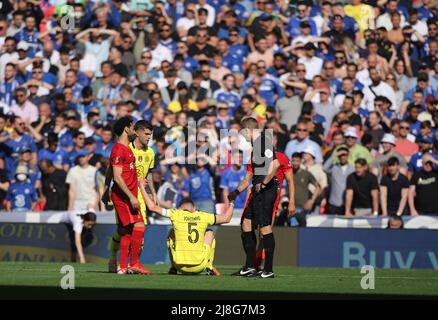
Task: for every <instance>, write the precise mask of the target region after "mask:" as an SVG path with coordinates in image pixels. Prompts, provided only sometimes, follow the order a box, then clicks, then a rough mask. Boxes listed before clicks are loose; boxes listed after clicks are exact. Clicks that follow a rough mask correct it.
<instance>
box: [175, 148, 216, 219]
mask: <svg viewBox="0 0 438 320" xmlns="http://www.w3.org/2000/svg"><path fill="white" fill-rule="evenodd" d="M207 166H208V167H209V168H207ZM209 169H211V167H210V166H209V165H208V164H207V159H206V158H203V157H202V158H198V159H197V161H196V166H195V168H194V169H193V170H191V172H190V175H189V178H188V179H186V180H185V182H184V189H183V190H184V191H186V192H188V193H189V195H190V198H191V199H192V200H193V201H194V202H195V206H196V208H197V210H199V211H204V212H208V213H215V212H216V210H215V204H214V189H213V176H212V173H211V172H210V171H209Z"/></svg>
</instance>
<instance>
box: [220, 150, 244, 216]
mask: <svg viewBox="0 0 438 320" xmlns="http://www.w3.org/2000/svg"><path fill="white" fill-rule="evenodd" d="M234 159H235V161H234V164H233V165H232V166H231V167H230V168H228V169H226V170H225V171H224V172H223V173H222V175H221V183H220V187H221V189H222V195H223V202H224V203H225V204H226V205H227V206H228V203H229V201H228V195H229V194H230V193H231V192H233V191H234V190H236V189H237V187H238V186H239V184H240V182H241V181H242V180H243V178H244V177H245V175H246V166H244V165H243V152H242V151H241V150H239V152H238V154H237V155H236V156H235V157H234ZM246 193H247V192H246V190H245V191H244V192H242V193H240V194H239V195H238V196H237V198H236V200H235V203H234V208H236V209H243V208H244V207H245V201H246Z"/></svg>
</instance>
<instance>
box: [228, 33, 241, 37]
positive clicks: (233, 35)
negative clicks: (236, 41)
mask: <svg viewBox="0 0 438 320" xmlns="http://www.w3.org/2000/svg"><path fill="white" fill-rule="evenodd" d="M238 35H239V34H238V33H230V37H237V36H238Z"/></svg>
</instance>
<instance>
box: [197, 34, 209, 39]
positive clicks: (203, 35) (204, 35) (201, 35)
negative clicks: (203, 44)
mask: <svg viewBox="0 0 438 320" xmlns="http://www.w3.org/2000/svg"><path fill="white" fill-rule="evenodd" d="M196 36H197V37H198V38H207V35H206V34H198V35H196Z"/></svg>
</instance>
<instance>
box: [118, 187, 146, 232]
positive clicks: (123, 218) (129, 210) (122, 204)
mask: <svg viewBox="0 0 438 320" xmlns="http://www.w3.org/2000/svg"><path fill="white" fill-rule="evenodd" d="M111 200H112V201H113V204H114V209H115V210H116V214H117V217H118V218H119V224H120V225H121V226H122V227H126V226H128V225H130V224H133V223H137V222H143V217H142V216H141V213H140V210H136V209H134V208H133V207H132V206H131V203H130V202H129V200H128V199H126V200H125V199H121V198H120V197H119V196H117V195H116V194H115V193H114V192H113V193H111Z"/></svg>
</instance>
